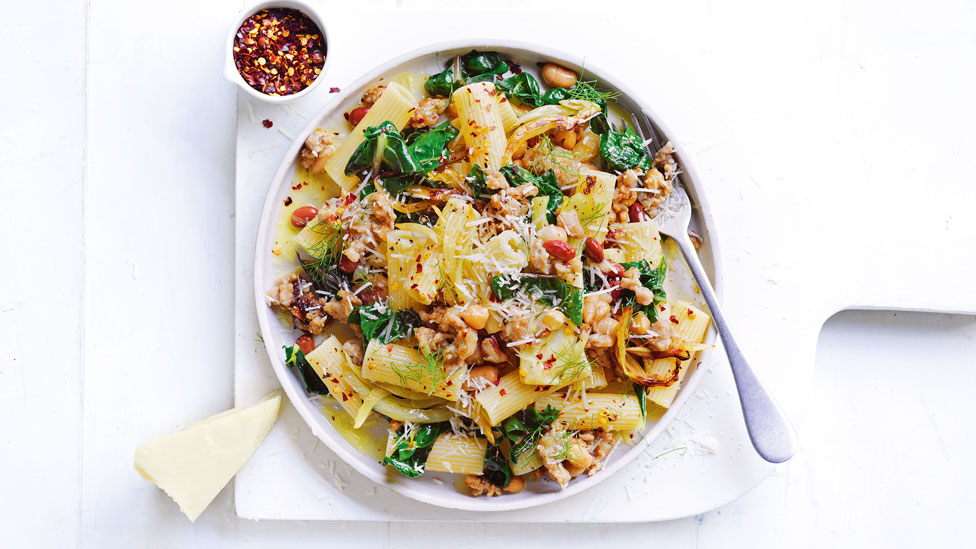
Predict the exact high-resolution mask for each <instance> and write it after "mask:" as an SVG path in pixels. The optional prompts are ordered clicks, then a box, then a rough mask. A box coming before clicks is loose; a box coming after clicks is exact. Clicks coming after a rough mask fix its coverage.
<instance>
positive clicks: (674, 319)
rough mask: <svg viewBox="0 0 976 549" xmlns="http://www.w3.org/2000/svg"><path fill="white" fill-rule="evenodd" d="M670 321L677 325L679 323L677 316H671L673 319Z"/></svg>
mask: <svg viewBox="0 0 976 549" xmlns="http://www.w3.org/2000/svg"><path fill="white" fill-rule="evenodd" d="M670 320H671V322H672V323H674V324H677V323H678V317H676V316H674V315H671V319H670Z"/></svg>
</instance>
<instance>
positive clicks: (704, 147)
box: [235, 6, 976, 522]
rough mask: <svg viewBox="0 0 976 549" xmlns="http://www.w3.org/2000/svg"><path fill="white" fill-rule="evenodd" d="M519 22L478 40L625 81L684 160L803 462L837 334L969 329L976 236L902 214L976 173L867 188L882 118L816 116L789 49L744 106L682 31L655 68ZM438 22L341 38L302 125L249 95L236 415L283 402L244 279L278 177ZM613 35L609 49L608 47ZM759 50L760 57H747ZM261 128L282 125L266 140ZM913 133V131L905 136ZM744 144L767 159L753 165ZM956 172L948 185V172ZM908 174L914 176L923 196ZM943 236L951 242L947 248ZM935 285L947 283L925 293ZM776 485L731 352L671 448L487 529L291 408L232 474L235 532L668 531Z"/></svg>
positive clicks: (606, 25)
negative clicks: (376, 524) (929, 316)
mask: <svg viewBox="0 0 976 549" xmlns="http://www.w3.org/2000/svg"><path fill="white" fill-rule="evenodd" d="M719 9H720V8H716V10H719ZM326 11H327V12H329V13H331V14H332V16H333V17H332V19H333V20H335V21H337V22H339V21H346V20H356V19H357V12H353V11H341V12H339V11H336V10H334V9H330V8H329V7H328V6H327V8H326ZM438 13H439V15H438V16H439V17H443V16H444V15H445V14H444V12H443V11H440V12H438ZM522 14H523V15H525V17H522V18H517V19H515V18H512V17H511V16H510V15H509V14H503V13H499V12H486V13H484V14H482V15H480V16H479V21H480V24H479V31H478V34H480V35H484V36H486V37H497V38H505V37H508V38H513V39H518V40H520V41H529V42H537V43H546V44H550V45H552V46H555V47H558V48H562V49H565V50H567V51H569V52H571V53H575V54H578V55H580V56H583V57H585V58H587V59H592V60H593V62H594V64H595V65H598V66H600V67H603V68H604V69H605V70H609V71H612V72H613V73H614V74H616V75H618V76H620V77H621V78H624V77H626V75H628V74H629V73H630V74H631V75H630V77H629V78H630V79H629V80H628V83H630V84H631V86H632V87H633V89H635V90H638V93H639V94H641V95H643V96H644V97H645V98H646V99H647V100H648V101H649V103H650V104H651V105H653V106H654V108H655V110H656V111H657V112H658V114H659V115H660V116H661V117H662V118H663V119H664V120H665V122H666V123H667V124H668V125H669V127H670V128H671V129H672V131H673V132H674V134H675V135H677V136H678V138H679V139H680V140H681V141H682V143H683V145H684V146H685V149H686V151H687V152H688V154H689V156H690V160H691V162H692V163H693V164H694V165H695V167H696V169H697V171H698V173H699V175H700V176H701V180H702V183H703V186H704V188H705V190H706V192H707V195H708V198H709V201H710V203H711V205H712V209H713V211H712V213H713V216H714V217H715V220H716V226H717V230H718V236H719V239H720V246H721V252H722V257H723V261H724V264H723V271H724V273H725V277H726V279H725V290H724V293H725V299H724V301H725V304H726V309H727V314H728V316H729V317H730V318H731V319H733V320H734V321H735V326H736V331H737V334H738V335H739V337H740V339H741V343H742V345H743V347H744V348H745V350H746V351H747V352H748V354H749V356H750V357H751V358H752V360H753V362H754V364H755V366H756V369H757V370H758V371H759V373H760V375H761V376H762V377H763V379H764V380H765V381H766V382H767V384H768V385H769V387H770V388H771V389H772V391H773V392H774V394H775V395H776V397H777V398H778V400H779V401H780V402H781V403H782V405H783V406H784V408H785V409H786V410H787V412H788V413H789V414H790V415H791V417H792V418H793V420H794V422H795V423H796V425H797V427H798V429H799V434H800V440H801V446H802V441H803V424H804V422H803V414H804V412H805V411H806V410H805V402H806V396H807V395H806V392H807V391H806V389H807V387H808V385H809V382H810V380H811V378H812V369H813V362H814V350H815V346H816V339H817V335H818V333H819V330H820V327H821V326H822V324H823V322H824V320H825V319H826V318H828V317H829V316H830V315H832V314H833V313H835V312H837V311H838V310H841V309H845V308H855V307H864V308H903V309H920V310H941V311H960V312H973V311H976V292H969V293H968V294H965V295H956V293H955V291H954V289H957V288H965V287H968V281H967V280H966V278H967V277H968V274H967V273H965V272H962V271H960V270H955V269H953V268H952V266H953V265H955V264H969V265H971V264H976V246H974V245H973V244H974V242H976V221H974V220H973V219H972V218H969V217H966V216H964V215H963V212H960V211H958V209H956V207H955V205H954V204H953V203H952V202H951V201H950V202H940V201H938V200H934V199H933V200H926V201H919V202H913V201H910V200H909V201H908V202H909V203H910V204H912V205H914V206H916V207H915V208H912V209H907V208H905V203H906V198H905V197H906V196H909V195H910V194H911V193H913V192H918V191H917V184H919V183H920V182H921V183H924V182H929V181H938V182H939V183H940V184H943V185H946V186H949V187H950V188H951V189H953V190H955V191H956V192H959V193H968V194H966V196H969V197H971V196H972V193H973V190H972V189H971V187H967V186H965V185H963V183H964V182H950V181H940V180H939V179H938V177H939V175H940V173H943V172H942V171H940V169H939V165H940V162H956V163H957V164H958V163H959V162H963V163H966V164H967V165H969V166H970V167H974V166H973V164H974V163H976V161H974V160H973V159H972V158H962V159H959V158H955V157H954V156H953V155H951V154H950V153H949V152H946V151H930V152H928V154H929V156H928V158H927V159H926V163H925V165H921V164H918V163H910V162H906V163H904V164H898V163H896V162H891V166H892V168H891V170H892V174H883V173H879V172H878V171H877V170H875V171H873V172H870V173H869V172H867V171H866V170H864V169H863V167H864V166H865V165H866V160H865V159H864V158H860V157H859V156H858V153H857V151H852V150H850V149H844V148H841V147H840V146H838V143H840V142H841V140H842V139H843V141H844V142H847V143H850V142H856V141H857V139H856V132H855V131H854V128H855V127H858V128H860V127H863V126H865V125H867V126H868V127H870V120H871V118H872V117H878V118H879V119H882V118H883V117H884V116H885V115H886V114H888V113H884V112H880V111H879V112H853V113H850V117H849V120H850V121H849V122H848V123H846V124H845V123H844V119H843V118H841V117H837V116H831V117H825V116H822V115H823V113H822V112H821V111H820V110H818V109H819V107H818V105H820V104H823V100H824V99H825V98H826V100H829V99H830V93H831V90H832V89H833V88H834V87H835V86H838V85H842V84H845V83H846V81H845V82H840V81H825V80H822V79H821V75H818V74H816V73H815V72H812V71H808V70H807V68H808V66H807V65H806V64H805V63H804V57H803V56H804V55H806V54H809V53H810V52H796V51H787V50H784V51H783V52H782V53H781V54H780V55H781V56H782V65H781V66H779V67H777V70H778V71H780V76H781V77H780V78H778V79H774V80H770V79H766V80H764V82H765V87H764V88H762V89H749V90H743V89H736V88H734V87H731V86H727V85H724V83H723V81H722V80H721V79H720V78H715V75H720V74H722V72H723V71H724V70H731V69H730V68H727V67H742V60H741V59H726V58H724V57H723V52H721V51H709V52H703V51H698V50H696V49H694V48H693V47H691V46H690V45H687V44H683V43H682V40H681V39H682V35H681V31H680V29H672V28H668V27H667V26H661V27H660V28H658V29H656V34H655V35H654V37H653V39H652V42H653V43H654V44H655V47H654V48H653V49H654V50H655V51H658V52H661V51H668V52H669V55H668V56H662V57H657V58H654V60H653V63H652V62H651V61H650V60H648V58H647V57H646V56H645V55H637V54H626V55H621V54H620V52H621V51H630V52H633V51H638V50H636V49H634V46H635V45H636V44H635V43H633V41H634V40H635V39H634V37H627V36H625V37H619V36H618V34H619V20H618V19H617V18H616V17H615V16H614V15H613V14H602V15H597V16H594V17H593V18H592V19H590V20H588V22H587V24H588V27H589V28H588V31H587V33H583V34H574V35H573V40H572V41H568V40H567V39H566V34H565V32H563V29H564V28H565V27H564V26H561V25H560V24H558V23H559V21H562V20H563V19H560V17H563V16H560V15H558V14H556V15H554V14H553V13H551V12H549V13H546V14H545V16H546V17H547V18H548V20H549V21H550V22H553V21H554V22H553V23H552V24H550V25H545V26H543V27H539V26H536V25H533V24H532V21H533V20H534V19H533V17H532V14H531V13H528V14H526V13H525V12H522ZM432 16H433V14H432V13H431V12H425V11H421V10H415V11H409V10H399V11H397V12H395V17H394V16H393V15H392V14H384V13H375V14H373V15H371V19H370V21H371V29H370V32H369V33H368V36H367V35H366V34H364V33H363V32H362V30H361V29H359V28H358V27H357V26H354V25H342V24H334V25H333V26H332V27H330V32H331V33H332V53H333V54H334V55H335V57H334V58H333V65H332V68H331V69H330V73H329V74H328V75H326V76H325V78H327V81H326V83H325V84H326V85H324V86H322V87H321V88H319V89H318V90H317V91H316V92H315V94H314V95H311V96H309V97H307V98H304V99H302V100H301V101H300V102H297V103H295V104H294V105H293V106H291V107H278V106H274V107H272V106H267V105H262V104H259V103H257V102H255V101H254V100H251V99H249V98H247V97H246V96H244V95H243V94H239V99H238V124H237V128H238V133H237V135H238V137H237V178H236V181H237V185H236V237H237V239H236V265H237V268H236V281H235V283H236V289H235V296H236V297H235V299H236V305H235V307H236V326H235V350H236V370H235V373H236V376H235V400H236V404H237V405H245V404H249V403H251V402H253V401H255V400H256V399H257V398H259V396H260V395H262V394H264V393H266V392H267V391H268V390H270V389H272V388H275V387H276V386H277V380H276V379H275V377H274V374H273V373H272V370H271V367H270V364H269V363H268V359H267V356H266V355H265V353H264V350H263V346H262V345H261V344H260V343H259V341H258V339H257V338H258V328H257V321H256V318H255V310H254V303H253V300H252V295H253V294H252V285H253V277H252V272H251V266H252V264H253V253H254V238H255V234H256V227H257V223H258V215H259V212H260V206H261V203H262V201H263V199H264V195H265V192H266V190H267V187H268V185H269V183H270V181H271V177H272V175H273V173H274V170H275V169H276V168H277V166H278V164H279V162H280V161H281V158H282V155H283V154H284V152H285V150H286V149H287V148H288V145H289V144H290V142H291V141H292V139H291V138H292V136H294V135H296V134H297V132H298V131H299V130H300V129H301V128H302V127H303V126H305V124H306V123H307V122H308V120H309V117H311V116H312V115H313V114H314V113H315V112H316V111H318V110H319V109H320V108H321V107H322V105H323V104H324V102H326V101H328V100H329V97H330V96H329V92H328V88H329V87H331V86H338V87H341V86H343V85H344V84H346V83H348V82H350V81H352V80H353V79H355V78H356V77H357V76H358V75H359V74H361V73H362V72H365V70H367V69H368V68H369V67H372V66H374V65H376V64H378V63H379V62H382V61H384V60H386V59H387V58H390V57H393V56H394V55H398V54H400V53H402V52H404V51H408V50H410V49H413V48H415V47H417V46H420V45H423V44H424V43H427V42H432V41H435V39H430V38H426V37H425V36H423V35H422V33H411V32H407V33H404V32H400V31H401V30H402V29H406V28H411V27H410V25H421V24H422V23H423V22H424V21H426V20H427V18H429V17H432ZM539 16H540V17H541V16H542V14H541V13H540V14H539ZM566 17H567V18H566V19H565V22H568V21H569V19H568V16H566ZM554 18H555V19H554ZM734 18H735V13H734V12H728V13H725V14H718V15H717V14H716V13H712V14H710V16H709V18H707V19H703V22H702V24H707V25H713V26H714V27H715V30H716V32H725V31H723V30H722V29H725V28H726V25H729V24H732V23H731V22H733V21H734ZM776 32H777V31H776V30H775V29H771V30H770V36H769V37H765V39H774V38H775V35H776ZM392 34H395V35H396V36H397V40H396V49H395V50H390V49H389V48H388V47H386V46H384V43H380V42H377V41H375V39H373V38H370V36H372V37H375V36H387V35H392ZM466 34H470V33H469V31H468V30H466V29H464V28H462V27H460V26H449V27H445V28H443V29H442V30H441V31H439V32H438V35H437V37H436V40H437V41H439V40H446V39H451V38H461V37H464V36H465V35H466ZM608 36H614V37H615V39H614V40H613V41H607V40H606V39H605V38H606V37H608ZM743 39H744V40H748V39H750V38H743ZM610 42H612V43H610ZM765 43H766V42H763V41H757V43H756V45H755V47H757V48H759V47H765ZM386 45H387V46H388V43H386ZM628 47H630V49H628ZM641 51H642V50H641ZM819 53H820V55H841V52H831V51H821V52H819ZM844 55H846V53H845V54H844ZM767 56H768V52H767ZM797 56H799V57H797ZM858 62H859V63H867V64H870V63H872V62H887V60H884V59H878V60H874V59H864V60H859V61H858ZM635 69H636V70H635ZM856 71H857V68H856V67H854V68H852V74H851V75H850V76H851V77H853V78H856V76H857V74H856ZM662 74H667V75H668V78H667V82H668V84H667V85H666V87H664V86H662V83H661V82H662V80H661V79H660V78H658V76H660V75H662ZM703 75H706V76H707V75H711V76H710V78H711V79H706V76H703ZM832 77H834V78H839V76H838V75H832ZM771 82H772V83H771ZM933 108H935V109H938V106H934V107H933ZM265 119H268V120H271V121H272V122H273V123H274V126H273V127H272V128H270V129H266V128H264V126H263V125H262V121H263V120H265ZM784 120H785V121H788V123H789V124H795V125H802V126H804V127H805V128H806V131H805V132H794V133H793V134H792V135H799V137H797V138H796V140H794V141H790V142H784V141H781V140H778V139H776V138H775V136H774V135H770V132H775V129H776V128H775V124H777V123H782V121H784ZM828 121H829V122H832V123H833V125H830V124H828ZM838 121H840V123H839V124H838ZM866 121H867V122H868V124H865V122H866ZM906 124H907V126H906V131H907V130H910V127H908V125H910V124H911V121H908V122H906ZM727 143H736V144H737V146H725V145H726V144H727ZM742 143H756V144H761V145H762V147H761V148H759V147H757V148H756V149H755V150H753V151H751V153H750V154H748V155H743V154H741V151H742V150H743V149H744V147H742V146H741V145H742ZM896 145H897V144H895V143H893V147H894V146H896ZM959 150H965V148H960V149H959ZM907 154H908V153H905V155H906V156H905V158H907ZM893 157H894V158H895V159H901V156H900V155H893ZM875 160H876V159H875ZM960 169H961V168H960V167H959V166H956V167H955V168H954V171H953V172H951V173H960V172H958V170H960ZM898 170H909V171H913V172H917V173H915V175H916V177H917V181H915V180H913V178H908V177H903V176H902V175H901V174H900V172H898ZM944 173H950V172H949V171H945V172H944ZM969 173H973V170H970V172H969ZM887 175H891V177H886V176H887ZM896 175H897V176H896ZM852 181H857V183H858V184H857V185H852V184H851V182H852ZM949 234H952V235H954V238H955V240H952V241H950V240H949V239H948V238H947V236H946V235H949ZM961 256H965V257H961ZM957 262H958V263H957ZM926 280H927V281H939V282H938V283H934V284H933V283H927V284H925V283H922V282H921V281H926ZM774 470H775V468H774V467H773V466H770V465H768V464H766V463H765V462H763V461H761V460H760V459H759V458H758V457H757V456H756V455H755V454H754V452H753V451H752V449H751V446H750V445H749V441H748V438H747V435H746V432H745V429H744V426H743V424H742V419H741V415H740V412H739V410H738V402H737V399H736V395H735V389H734V386H733V384H732V379H731V375H730V373H729V371H728V367H727V364H726V363H725V361H724V357H722V356H721V353H713V354H712V358H711V363H707V364H704V365H703V378H702V379H701V381H700V383H699V385H698V386H697V387H696V388H695V392H694V394H693V398H691V399H690V400H689V401H688V403H687V405H686V406H685V408H684V409H683V410H682V411H681V413H680V414H679V416H678V417H677V418H676V419H675V420H674V422H673V424H672V426H671V427H670V428H669V430H668V432H667V434H666V435H664V436H662V437H660V438H659V439H658V440H656V441H655V442H654V443H653V444H652V445H651V446H650V448H649V450H648V451H647V452H645V454H644V455H642V456H641V457H640V458H639V459H637V460H636V461H635V462H634V463H632V464H631V465H630V466H629V467H627V468H625V469H624V470H622V471H621V472H619V473H617V474H616V475H614V476H613V477H611V478H608V479H607V480H606V481H604V482H603V483H602V484H601V485H599V486H598V487H596V488H594V489H592V490H589V491H587V492H584V493H582V494H579V495H577V496H574V497H572V498H568V499H566V500H563V501H561V502H559V503H556V504H553V505H549V506H545V507H539V508H535V509H528V510H522V511H518V512H510V513H509V512H506V513H493V514H484V513H482V514H477V515H476V514H472V513H467V512H459V511H450V510H446V509H442V508H439V507H433V506H428V505H424V504H421V503H417V502H414V501H413V500H409V499H407V498H405V497H403V496H400V495H398V494H396V493H394V492H392V491H391V490H388V489H386V488H383V487H380V486H378V485H376V484H374V483H373V482H371V481H369V480H367V479H365V478H364V477H361V476H359V475H358V474H357V473H355V472H354V471H352V470H351V469H350V468H349V467H348V466H346V465H345V464H344V463H342V461H341V460H339V459H338V458H337V457H336V456H335V455H334V454H333V453H332V452H330V451H329V450H328V449H327V448H325V447H324V446H323V445H322V444H320V443H319V441H318V439H317V438H315V437H314V436H313V435H312V433H311V432H310V431H309V430H308V429H307V428H306V426H305V425H304V423H303V422H302V421H301V419H300V418H299V416H298V414H297V413H296V412H295V411H294V410H293V409H292V408H291V407H290V406H285V407H284V408H283V413H282V416H281V419H280V420H279V422H278V424H277V425H276V426H275V428H274V429H273V430H272V432H271V434H270V435H269V436H268V438H267V440H266V441H265V443H264V444H263V445H262V446H261V447H260V448H259V449H258V451H257V452H256V453H255V455H254V456H253V457H252V458H251V460H250V461H249V462H248V464H247V465H246V466H245V468H244V469H243V470H242V471H241V472H240V473H239V474H238V475H237V477H236V480H235V501H236V508H237V513H238V515H239V516H241V517H245V518H253V519H264V518H267V519H303V520H315V519H319V520H352V521H358V520H378V521H379V520H472V521H506V522H516V521H524V522H560V521H572V522H586V521H593V522H634V521H656V520H666V519H670V518H676V517H682V516H688V515H693V514H696V513H701V512H704V511H707V510H710V509H713V508H716V507H718V506H720V505H723V504H725V503H727V502H729V501H731V500H733V499H735V498H736V497H738V496H740V495H742V494H743V493H745V492H746V491H748V490H749V489H751V488H752V487H753V486H755V485H756V484H757V483H758V482H759V481H760V480H761V479H762V478H763V477H765V476H766V475H768V474H769V473H771V472H772V471H774Z"/></svg>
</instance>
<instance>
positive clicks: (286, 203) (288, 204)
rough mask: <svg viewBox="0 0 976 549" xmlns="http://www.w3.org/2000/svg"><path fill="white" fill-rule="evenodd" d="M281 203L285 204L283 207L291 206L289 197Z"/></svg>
mask: <svg viewBox="0 0 976 549" xmlns="http://www.w3.org/2000/svg"><path fill="white" fill-rule="evenodd" d="M282 202H284V203H285V206H291V197H290V196H286V197H285V199H284V200H282Z"/></svg>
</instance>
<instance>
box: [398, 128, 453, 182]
mask: <svg viewBox="0 0 976 549" xmlns="http://www.w3.org/2000/svg"><path fill="white" fill-rule="evenodd" d="M457 136H458V130H457V128H455V127H454V126H453V125H452V124H451V123H450V121H445V122H443V123H442V124H440V125H439V126H434V127H433V128H431V129H429V130H427V131H424V132H414V133H412V134H410V136H409V137H408V138H407V144H408V145H409V146H410V155H411V156H413V159H414V161H416V162H417V164H419V165H420V167H421V169H422V170H423V171H425V172H426V171H430V170H433V169H434V168H436V167H437V166H440V164H441V160H443V159H444V158H446V157H447V152H448V151H447V144H448V143H450V142H451V141H452V140H453V139H454V138H455V137H457Z"/></svg>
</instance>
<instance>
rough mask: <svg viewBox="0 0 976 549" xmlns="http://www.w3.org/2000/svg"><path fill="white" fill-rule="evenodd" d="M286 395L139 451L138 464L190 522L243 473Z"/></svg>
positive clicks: (201, 423)
mask: <svg viewBox="0 0 976 549" xmlns="http://www.w3.org/2000/svg"><path fill="white" fill-rule="evenodd" d="M280 406H281V391H275V392H273V393H271V394H270V395H268V396H267V397H265V398H264V399H263V400H261V401H260V402H258V403H257V404H255V405H254V406H251V407H249V408H235V409H232V410H227V411H226V412H221V413H219V414H216V415H213V416H211V417H209V418H207V419H204V420H202V421H198V422H197V423H194V424H193V425H190V426H189V427H187V428H186V429H184V430H182V431H179V432H177V433H173V434H171V435H167V436H165V437H162V438H158V439H156V440H154V441H152V442H147V443H145V444H143V445H141V446H139V447H138V448H136V455H135V461H134V465H135V468H136V471H138V472H139V474H141V475H142V476H143V477H145V478H146V480H148V481H150V482H152V483H153V484H155V485H156V486H158V487H159V488H161V489H162V490H163V491H164V492H166V494H167V495H168V496H169V497H171V498H173V501H175V502H176V503H177V504H178V505H179V506H180V510H181V511H183V514H185V515H186V516H187V518H189V519H190V521H191V522H193V521H196V520H197V517H199V516H200V513H202V512H203V510H204V509H206V508H207V506H208V505H210V502H211V501H213V500H214V498H215V497H217V494H218V493H219V492H220V490H222V489H223V487H224V486H226V485H227V483H228V482H229V481H230V479H231V478H233V477H234V475H236V474H237V472H238V471H240V469H241V467H243V466H244V463H246V462H247V460H248V458H250V457H251V454H253V453H254V450H255V449H257V447H258V445H260V444H261V441H263V440H264V437H265V436H267V434H268V431H270V430H271V426H272V425H274V423H275V420H277V419H278V409H279V408H280Z"/></svg>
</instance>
